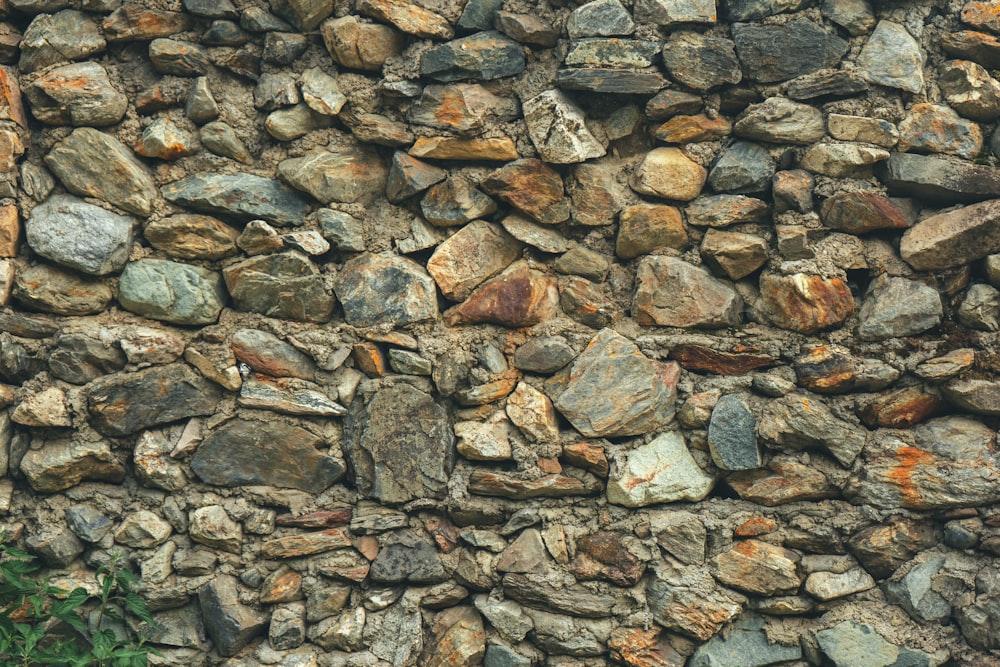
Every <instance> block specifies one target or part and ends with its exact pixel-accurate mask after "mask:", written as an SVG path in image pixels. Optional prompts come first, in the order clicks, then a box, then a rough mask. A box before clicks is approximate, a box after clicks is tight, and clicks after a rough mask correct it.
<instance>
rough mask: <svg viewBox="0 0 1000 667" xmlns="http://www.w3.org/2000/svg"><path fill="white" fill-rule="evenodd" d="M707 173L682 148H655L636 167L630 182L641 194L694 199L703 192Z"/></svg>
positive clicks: (683, 199) (680, 199) (684, 199)
mask: <svg viewBox="0 0 1000 667" xmlns="http://www.w3.org/2000/svg"><path fill="white" fill-rule="evenodd" d="M706 177H707V172H706V171H705V168H704V167H702V166H701V165H700V164H698V163H697V162H695V161H693V160H691V159H690V158H689V157H687V155H686V154H685V153H684V152H683V151H682V150H681V149H679V148H654V149H653V150H652V151H650V152H649V153H647V154H646V156H645V157H644V158H643V160H642V162H641V163H640V164H639V166H638V167H636V169H635V172H634V173H633V174H632V177H631V179H630V180H629V185H630V186H631V187H632V189H633V190H635V191H636V192H638V193H639V194H644V195H649V196H652V197H662V198H664V199H676V200H679V201H691V200H692V199H694V198H695V197H697V196H698V195H699V193H701V189H702V187H703V186H704V185H705V179H706Z"/></svg>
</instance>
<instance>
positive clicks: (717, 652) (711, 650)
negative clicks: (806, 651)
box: [687, 616, 802, 667]
mask: <svg viewBox="0 0 1000 667" xmlns="http://www.w3.org/2000/svg"><path fill="white" fill-rule="evenodd" d="M801 658H802V648H801V647H800V646H799V645H798V644H795V645H793V646H785V645H783V644H772V643H771V642H770V641H769V640H768V638H767V633H766V632H764V622H763V621H762V620H761V619H760V618H759V617H756V616H744V617H742V618H740V619H739V620H738V621H736V622H735V623H733V625H732V626H731V627H730V628H729V630H728V631H727V632H726V633H725V634H719V635H716V636H715V637H712V638H711V639H709V640H708V642H707V643H705V644H702V645H701V646H699V647H698V648H697V650H695V652H694V653H693V654H692V655H691V660H690V661H688V663H687V667H729V666H730V665H740V667H766V665H774V664H777V663H783V662H785V661H788V660H799V659H801Z"/></svg>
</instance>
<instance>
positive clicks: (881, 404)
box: [859, 386, 944, 428]
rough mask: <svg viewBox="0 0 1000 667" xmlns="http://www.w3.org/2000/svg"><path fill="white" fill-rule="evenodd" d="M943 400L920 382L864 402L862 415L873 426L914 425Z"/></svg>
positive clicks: (928, 414)
mask: <svg viewBox="0 0 1000 667" xmlns="http://www.w3.org/2000/svg"><path fill="white" fill-rule="evenodd" d="M942 407H944V401H943V399H942V398H941V396H940V394H938V393H937V392H933V391H929V390H927V389H925V388H923V387H921V386H914V387H906V388H903V389H897V390H894V391H890V392H887V393H885V394H881V395H879V396H876V397H875V398H874V399H872V400H871V401H870V402H869V403H867V404H866V405H864V407H863V408H862V409H861V411H860V414H859V416H860V417H861V421H863V422H864V423H865V424H866V425H867V426H869V427H870V428H878V427H884V428H911V427H913V426H916V425H917V424H919V423H921V422H924V421H927V420H928V419H930V418H931V417H933V416H934V415H935V414H937V413H938V412H939V411H940V410H941V409H942Z"/></svg>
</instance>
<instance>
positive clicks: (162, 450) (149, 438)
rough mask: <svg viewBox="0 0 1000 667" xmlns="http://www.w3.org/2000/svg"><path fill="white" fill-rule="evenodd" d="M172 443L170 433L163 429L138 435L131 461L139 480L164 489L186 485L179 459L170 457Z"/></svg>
mask: <svg viewBox="0 0 1000 667" xmlns="http://www.w3.org/2000/svg"><path fill="white" fill-rule="evenodd" d="M174 445H175V442H174V441H173V440H172V438H170V434H169V433H168V432H165V431H163V430H160V431H144V432H143V433H142V434H141V435H140V436H139V439H138V441H136V444H135V449H133V450H132V462H133V463H134V464H135V475H136V477H138V478H139V481H140V482H142V483H143V484H144V485H145V486H148V487H150V488H153V489H163V490H164V491H180V490H181V489H183V488H184V487H185V486H187V476H185V474H184V469H183V466H182V465H181V463H180V461H176V460H174V459H172V458H170V453H171V452H172V451H173V450H174Z"/></svg>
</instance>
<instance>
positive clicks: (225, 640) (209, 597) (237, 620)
mask: <svg viewBox="0 0 1000 667" xmlns="http://www.w3.org/2000/svg"><path fill="white" fill-rule="evenodd" d="M238 586H239V584H238V583H237V581H236V578H235V577H233V576H230V575H227V574H220V575H216V576H215V578H213V579H212V580H211V581H210V582H209V583H207V584H205V585H204V586H202V588H201V590H199V591H198V604H199V606H200V608H201V615H202V618H203V619H204V622H205V632H206V634H208V637H209V638H210V639H211V640H212V644H214V646H215V650H216V651H218V653H219V655H221V656H224V657H228V656H232V655H236V653H237V652H239V650H240V649H242V648H243V647H244V646H246V645H247V644H249V643H250V642H251V641H252V640H253V638H254V637H256V636H257V635H259V634H261V633H262V632H263V631H264V628H266V627H267V617H266V616H264V615H263V614H260V613H259V612H257V611H255V610H254V609H252V608H251V607H248V606H246V605H244V604H243V603H242V602H240V600H239V591H238Z"/></svg>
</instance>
